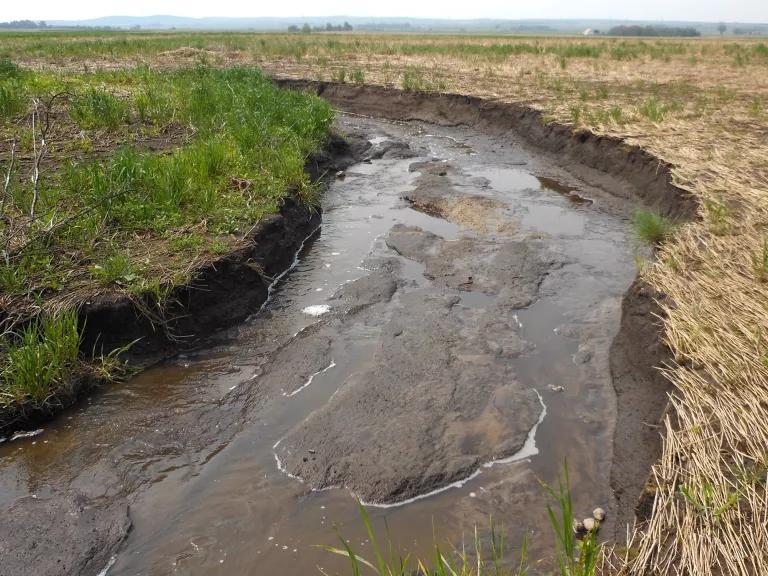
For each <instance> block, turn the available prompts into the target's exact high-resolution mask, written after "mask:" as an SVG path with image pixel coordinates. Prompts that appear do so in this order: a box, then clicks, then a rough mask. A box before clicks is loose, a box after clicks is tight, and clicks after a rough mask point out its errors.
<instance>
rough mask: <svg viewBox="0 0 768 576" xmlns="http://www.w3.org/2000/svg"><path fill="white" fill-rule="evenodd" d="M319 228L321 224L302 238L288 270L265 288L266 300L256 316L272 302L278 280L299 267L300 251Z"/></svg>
mask: <svg viewBox="0 0 768 576" xmlns="http://www.w3.org/2000/svg"><path fill="white" fill-rule="evenodd" d="M320 228H322V224H321V225H320V226H318V227H317V228H315V229H314V230H312V232H310V233H309V234H308V235H307V237H306V238H304V240H302V241H301V244H300V245H299V249H298V250H296V253H295V254H294V255H293V262H291V265H290V266H288V268H286V269H285V270H283V271H282V272H281V273H280V274H278V275H277V276H275V278H274V280H272V283H271V284H270V285H269V286H267V298H266V300H264V302H263V303H262V304H261V306H260V307H259V310H258V311H257V312H256V314H259V313H261V311H262V310H264V308H265V307H266V305H267V304H269V302H270V301H271V300H272V294H273V293H274V291H275V289H276V288H277V284H278V283H279V282H280V280H282V279H283V277H284V276H285V275H286V274H288V272H290V271H291V270H293V269H294V268H296V266H298V265H299V262H300V261H301V260H300V259H299V254H301V251H302V250H304V245H305V244H306V243H307V240H309V239H310V238H312V237H313V236H314V235H315V234H317V233H318V232H319V231H320Z"/></svg>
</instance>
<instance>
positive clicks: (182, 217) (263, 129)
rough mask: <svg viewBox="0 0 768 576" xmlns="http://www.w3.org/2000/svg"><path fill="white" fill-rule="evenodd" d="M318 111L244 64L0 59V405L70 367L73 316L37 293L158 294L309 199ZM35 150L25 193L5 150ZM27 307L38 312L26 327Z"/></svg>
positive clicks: (44, 387)
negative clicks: (292, 201)
mask: <svg viewBox="0 0 768 576" xmlns="http://www.w3.org/2000/svg"><path fill="white" fill-rule="evenodd" d="M99 39H100V37H99V36H96V37H94V38H93V41H95V42H99V41H100V40H99ZM81 40H82V39H81ZM113 40H114V38H113V39H110V40H109V42H112V41H113ZM40 41H41V42H44V41H45V40H44V39H43V38H41V39H40ZM85 43H87V42H82V41H81V42H80V44H79V45H80V48H81V49H86V48H85V47H84V46H82V44H85ZM115 46H120V43H119V42H118V43H117V44H116V45H115ZM102 47H103V46H102ZM54 95H55V98H54ZM33 102H36V106H37V107H38V112H39V114H38V115H37V116H36V123H35V127H36V129H35V131H34V132H33V131H32V123H31V121H30V120H31V117H30V115H29V114H30V111H31V110H34V109H35V104H33ZM49 102H53V104H51V105H50V108H49V109H45V108H44V107H45V106H46V105H47V104H46V103H49ZM48 113H50V114H48ZM46 116H48V117H49V119H50V122H49V128H48V132H47V133H46V136H45V145H44V144H43V134H42V132H41V131H40V130H41V128H42V127H44V126H45V125H46V122H45V119H46ZM333 117H334V114H333V111H332V109H331V107H330V106H329V105H328V104H327V103H326V102H324V101H322V100H321V99H319V98H317V97H315V96H313V95H310V94H305V93H302V92H296V91H286V90H281V89H279V88H278V87H276V86H275V85H274V84H273V83H272V82H271V81H270V80H269V79H267V78H265V77H264V76H263V75H262V74H261V73H260V72H259V71H257V70H255V69H252V68H229V69H226V70H220V69H212V68H209V67H206V66H203V65H197V66H193V67H190V68H184V69H179V70H175V71H171V72H167V71H162V72H161V71H155V70H152V69H149V68H147V67H137V68H132V69H125V70H117V71H103V70H102V71H95V72H90V71H85V72H77V73H73V72H66V73H64V72H62V73H58V72H33V71H23V70H21V69H19V68H18V67H16V66H15V65H14V64H13V63H12V62H10V61H8V60H2V59H0V147H2V148H1V149H0V176H1V177H2V181H0V192H2V190H3V184H4V181H5V176H6V173H7V172H8V171H9V170H10V179H9V186H8V188H7V194H3V196H4V198H5V200H4V201H3V202H2V209H3V214H1V215H0V216H2V218H0V293H1V295H2V296H3V299H4V300H3V301H4V305H3V320H2V322H0V327H1V328H3V329H5V328H7V327H8V326H11V325H16V326H18V325H22V326H24V325H28V326H27V328H26V329H25V330H24V331H23V333H21V334H17V335H12V336H9V337H8V338H7V339H6V340H5V341H4V342H2V344H0V371H2V374H3V376H2V380H0V409H1V408H3V407H4V406H10V405H14V406H38V407H39V406H44V405H45V404H46V402H48V401H49V398H50V397H51V395H52V394H55V392H56V391H57V390H61V389H62V387H63V386H66V385H67V382H68V381H70V380H76V377H75V376H74V374H75V372H76V371H77V370H84V369H85V368H84V365H83V364H82V363H78V362H77V342H78V340H77V332H76V326H75V325H74V324H72V322H74V316H72V315H69V316H68V315H66V314H65V315H62V316H56V317H55V318H49V317H48V316H46V314H45V311H46V310H48V309H52V308H53V306H51V307H50V308H49V306H48V303H49V302H53V301H55V302H57V303H58V304H57V305H56V309H58V308H60V307H61V302H66V303H67V305H68V306H71V307H76V306H77V305H78V303H80V302H82V301H84V300H87V299H88V298H89V297H90V296H91V295H92V294H93V293H95V292H103V291H104V290H105V289H106V290H109V291H112V292H122V293H124V294H126V295H129V296H131V297H142V296H148V297H149V296H152V297H154V298H155V299H156V300H157V301H158V304H160V305H162V299H163V298H165V297H167V296H168V295H169V294H170V293H171V292H172V288H173V286H177V285H178V284H180V283H183V282H185V281H187V280H188V279H189V278H190V276H191V275H192V274H194V272H195V266H196V265H197V266H199V265H202V263H204V262H205V261H207V260H208V259H213V258H218V257H220V256H221V255H222V254H226V253H227V252H228V251H231V250H232V249H233V247H234V246H236V245H237V244H238V242H240V240H241V238H242V236H243V235H244V234H245V233H246V232H247V231H248V230H250V229H251V228H252V227H253V225H254V224H255V223H256V222H257V221H258V220H260V219H261V218H263V217H264V216H266V215H269V214H272V213H274V212H276V211H278V210H279V208H280V205H281V202H282V201H283V199H284V198H285V197H286V196H289V195H295V196H297V197H298V198H300V199H301V200H303V201H305V202H314V201H316V194H317V190H316V187H315V186H314V184H313V183H312V182H310V181H309V177H308V175H307V174H306V173H305V171H304V165H305V162H306V160H307V157H308V156H309V155H310V154H312V153H313V152H315V151H317V150H318V149H319V148H320V147H321V146H322V145H323V144H324V142H325V141H326V139H327V138H328V134H329V130H330V126H331V123H332V121H333ZM14 141H15V142H16V149H15V158H16V161H15V162H14V163H13V165H12V164H11V162H10V156H11V155H10V146H11V142H14ZM36 153H37V154H41V153H42V156H41V159H42V161H41V171H40V178H39V180H38V184H37V189H36V188H35V185H34V181H33V175H34V171H33V163H31V162H24V163H22V162H20V161H18V159H19V158H22V157H26V158H33V157H34V155H35V154H36ZM11 168H12V169H11ZM233 181H235V182H239V181H247V182H248V183H249V185H248V186H247V189H242V188H241V187H239V186H235V185H233ZM36 195H37V196H38V198H37V200H33V198H35V196H36ZM33 203H34V205H35V218H34V219H30V214H31V208H32V205H33ZM41 309H42V310H43V313H41V314H38V312H39V310H41ZM32 316H39V317H40V318H42V319H41V320H39V321H36V322H33V323H31V324H30V323H29V318H30V317H32ZM66 322H69V324H66ZM65 324H66V326H65ZM65 328H68V329H65ZM72 330H74V332H73V331H72ZM89 362H90V360H89ZM97 366H104V363H103V362H101V363H98V362H97V363H95V364H94V365H92V366H91V368H94V367H97Z"/></svg>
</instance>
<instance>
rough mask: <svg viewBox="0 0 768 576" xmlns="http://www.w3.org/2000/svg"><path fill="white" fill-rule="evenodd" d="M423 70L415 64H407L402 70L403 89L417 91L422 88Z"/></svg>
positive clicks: (423, 81)
mask: <svg viewBox="0 0 768 576" xmlns="http://www.w3.org/2000/svg"><path fill="white" fill-rule="evenodd" d="M424 83H425V80H424V71H423V70H422V69H421V68H418V67H416V66H409V67H408V68H406V69H405V71H404V72H403V90H406V91H413V92H418V91H421V90H423V89H424Z"/></svg>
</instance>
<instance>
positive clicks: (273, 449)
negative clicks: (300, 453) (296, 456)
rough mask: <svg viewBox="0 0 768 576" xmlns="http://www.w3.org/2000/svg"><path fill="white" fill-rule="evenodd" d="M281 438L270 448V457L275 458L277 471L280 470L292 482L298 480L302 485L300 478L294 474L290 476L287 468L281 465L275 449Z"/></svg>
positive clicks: (302, 481)
mask: <svg viewBox="0 0 768 576" xmlns="http://www.w3.org/2000/svg"><path fill="white" fill-rule="evenodd" d="M282 441H283V440H282V438H281V439H280V440H278V441H277V442H275V444H274V446H272V455H273V456H274V457H275V462H276V463H277V469H278V470H280V472H282V473H283V474H285V475H286V476H288V477H289V478H293V479H294V480H298V481H299V482H301V483H302V484H304V480H303V479H302V478H301V477H300V476H296V475H295V474H291V473H290V472H288V470H287V468H286V467H285V466H284V465H283V462H282V460H280V456H278V455H277V451H276V450H277V447H278V446H279V445H280V442H282Z"/></svg>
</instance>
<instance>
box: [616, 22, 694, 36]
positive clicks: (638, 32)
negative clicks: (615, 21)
mask: <svg viewBox="0 0 768 576" xmlns="http://www.w3.org/2000/svg"><path fill="white" fill-rule="evenodd" d="M608 34H609V35H610V36H685V37H689V36H701V32H699V31H698V30H696V28H694V27H692V26H686V27H675V26H638V25H631V26H614V27H613V28H611V29H610V30H608Z"/></svg>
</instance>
